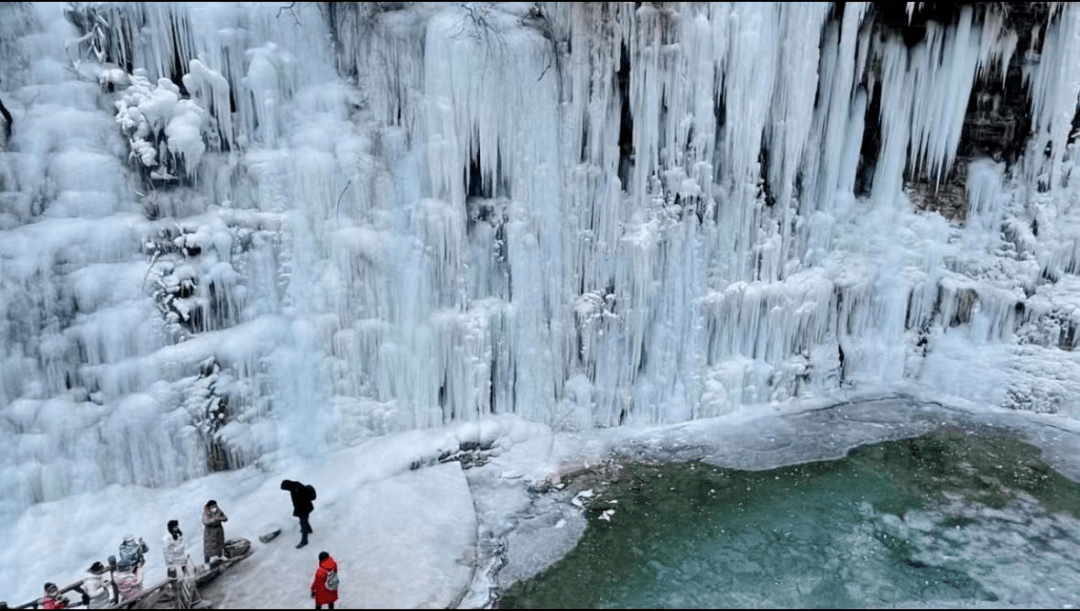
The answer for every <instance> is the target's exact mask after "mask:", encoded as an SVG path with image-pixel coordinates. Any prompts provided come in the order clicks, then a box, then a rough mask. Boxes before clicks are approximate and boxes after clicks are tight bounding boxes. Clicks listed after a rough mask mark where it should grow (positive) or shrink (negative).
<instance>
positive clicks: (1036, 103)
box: [0, 2, 1080, 513]
mask: <svg viewBox="0 0 1080 611" xmlns="http://www.w3.org/2000/svg"><path fill="white" fill-rule="evenodd" d="M1078 93H1080V8H1078V7H1075V6H1072V5H1068V4H1065V5H1062V4H1061V3H1042V4H1027V5H1019V4H1008V3H985V4H980V5H964V6H952V5H950V6H949V7H948V8H942V7H941V6H939V5H937V4H933V5H927V6H926V7H924V6H923V5H922V3H908V4H907V7H906V10H904V8H903V7H900V6H899V5H898V6H897V7H891V8H890V7H885V6H883V5H869V4H864V3H842V4H838V5H833V4H809V3H791V4H776V5H773V4H756V3H732V4H728V3H705V4H683V3H622V4H617V3H590V4H569V3H559V4H555V3H551V4H547V3H534V4H487V3H467V4H423V3H421V4H411V3H387V2H381V3H363V4H348V3H329V4H320V3H289V4H285V3H277V4H261V3H250V4H236V5H234V4H219V3H206V4H169V3H153V4H126V3H115V4H113V3H76V4H71V5H67V6H65V5H50V4H41V5H32V4H29V3H10V4H5V5H0V101H2V102H3V103H4V105H5V108H6V109H8V110H9V111H10V115H11V120H10V121H7V120H6V119H0V121H3V122H4V123H5V124H6V126H8V127H11V135H10V137H8V138H5V139H4V141H3V152H0V444H3V445H4V446H5V447H7V448H9V451H5V452H4V453H2V454H0V481H2V482H4V483H5V486H7V489H8V490H10V491H11V494H5V495H4V497H3V498H2V499H0V503H2V507H0V512H4V513H7V512H11V511H15V512H17V511H19V510H20V509H21V508H22V507H24V506H26V505H27V504H29V503H33V502H35V501H41V500H48V499H53V498H57V497H61V496H67V495H69V494H73V493H77V492H81V491H85V490H93V489H97V488H99V487H101V486H103V485H106V484H109V483H114V482H130V483H140V484H148V485H165V484H173V483H176V482H178V481H180V480H183V479H186V478H189V477H193V476H196V475H200V474H203V473H205V472H207V471H208V470H211V469H220V468H228V467H235V466H240V465H244V464H250V463H251V462H252V461H255V460H257V459H258V457H259V456H261V455H263V454H265V453H266V452H269V451H272V450H273V449H275V448H279V447H293V448H297V449H300V450H302V451H307V452H317V451H320V450H321V449H323V448H325V447H327V446H328V445H331V444H345V445H348V444H353V443H356V442H357V441H359V440H362V439H364V438H366V437H370V436H372V435H379V434H384V433H387V432H391V431H399V430H404V429H410V428H422V427H432V426H436V425H440V424H443V423H447V422H451V421H467V420H475V419H479V418H482V417H484V416H485V415H488V414H492V413H515V414H518V415H520V416H522V417H524V418H527V419H531V420H536V421H540V422H544V423H548V424H551V425H552V426H555V427H557V428H562V429H574V428H590V427H606V426H615V425H621V424H642V423H663V422H675V421H682V420H688V419H694V418H703V417H709V416H716V415H721V414H724V413H727V412H730V411H732V410H734V409H736V408H739V407H741V406H753V405H759V404H767V403H769V402H774V401H785V400H788V399H791V398H795V397H805V396H821V395H831V394H835V395H837V396H842V395H843V393H845V392H849V391H850V390H852V389H857V390H876V389H880V390H881V391H883V392H891V391H896V390H903V389H905V388H912V387H918V388H920V389H924V390H930V391H934V392H938V393H940V394H942V395H943V396H953V397H959V398H962V399H965V400H970V401H975V402H979V403H984V404H989V405H999V406H1004V407H1010V408H1015V409H1024V410H1032V411H1040V412H1061V413H1065V414H1068V415H1075V414H1076V413H1077V412H1076V407H1075V403H1074V402H1073V401H1071V397H1072V396H1073V395H1074V394H1075V393H1076V392H1078V391H1080V359H1078V358H1077V357H1076V355H1075V353H1074V352H1073V351H1072V349H1073V348H1074V346H1075V345H1076V343H1077V337H1076V326H1077V323H1078V322H1080V310H1078V308H1080V277H1078V276H1077V271H1078V269H1080V241H1078V240H1080V214H1078V209H1077V207H1076V206H1074V202H1076V201H1077V200H1078V195H1080V194H1078V193H1077V189H1078V188H1080V185H1078V183H1077V181H1071V180H1070V178H1071V172H1072V170H1073V167H1074V154H1073V137H1074V134H1073V129H1074V128H1073V125H1074V123H1075V117H1076V110H1077V97H1078Z"/></svg>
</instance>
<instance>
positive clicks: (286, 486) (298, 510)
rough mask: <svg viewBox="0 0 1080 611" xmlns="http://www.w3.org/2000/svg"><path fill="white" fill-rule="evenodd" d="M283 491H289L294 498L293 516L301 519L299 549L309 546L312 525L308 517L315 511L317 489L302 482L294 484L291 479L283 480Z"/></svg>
mask: <svg viewBox="0 0 1080 611" xmlns="http://www.w3.org/2000/svg"><path fill="white" fill-rule="evenodd" d="M281 489H282V490H288V491H289V495H290V496H291V497H292V506H293V512H292V514H293V515H294V516H296V517H298V518H300V543H299V545H297V546H296V548H297V549H300V548H301V547H304V546H305V545H307V536H308V535H309V534H311V533H312V532H314V531H312V530H311V524H309V523H308V516H309V515H311V512H312V511H315V505H314V504H313V503H312V501H314V500H315V488H314V487H313V486H309V485H307V484H303V483H301V482H294V481H292V480H291V479H285V480H281Z"/></svg>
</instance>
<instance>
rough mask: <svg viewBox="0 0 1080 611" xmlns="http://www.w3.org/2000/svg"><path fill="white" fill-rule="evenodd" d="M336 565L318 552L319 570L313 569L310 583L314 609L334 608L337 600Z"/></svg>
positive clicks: (322, 553)
mask: <svg viewBox="0 0 1080 611" xmlns="http://www.w3.org/2000/svg"><path fill="white" fill-rule="evenodd" d="M337 586H338V577H337V563H336V562H334V559H333V558H331V557H330V554H328V553H326V552H319V568H317V569H315V580H314V581H312V582H311V597H312V598H314V599H315V608H316V609H322V606H323V605H327V608H328V609H333V608H334V603H335V602H336V601H337V599H338V595H337Z"/></svg>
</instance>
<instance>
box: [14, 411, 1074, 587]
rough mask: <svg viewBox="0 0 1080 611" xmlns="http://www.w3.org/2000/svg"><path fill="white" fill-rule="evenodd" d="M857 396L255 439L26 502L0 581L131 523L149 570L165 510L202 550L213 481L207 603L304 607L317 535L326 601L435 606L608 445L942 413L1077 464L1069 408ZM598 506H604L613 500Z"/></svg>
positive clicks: (916, 421) (539, 534)
mask: <svg viewBox="0 0 1080 611" xmlns="http://www.w3.org/2000/svg"><path fill="white" fill-rule="evenodd" d="M854 399H855V400H854V401H853V402H850V403H843V404H840V405H835V406H827V405H826V404H824V403H823V402H821V401H818V402H806V403H802V404H792V405H788V406H786V407H778V406H774V407H773V408H771V409H768V410H740V411H738V412H734V413H732V414H728V415H726V416H723V417H720V418H713V419H704V420H699V421H695V422H691V423H685V424H679V425H670V426H663V427H654V426H649V427H621V428H615V429H606V430H602V431H595V432H591V433H553V432H552V431H551V430H550V429H548V428H547V427H544V426H542V425H537V424H533V423H528V422H525V421H523V420H521V419H519V418H516V417H498V418H492V419H487V420H483V421H480V422H476V423H470V424H461V425H454V426H451V427H445V428H440V429H436V430H430V431H424V432H419V431H417V432H408V433H400V434H395V435H391V436H387V437H382V438H377V439H372V440H370V441H368V442H366V443H363V444H360V445H358V446H356V447H353V448H349V449H346V450H341V451H337V452H333V453H331V454H328V455H326V456H323V457H319V458H317V459H303V458H299V457H296V456H281V455H274V456H268V457H266V459H265V460H264V461H263V462H261V463H260V465H258V466H253V467H248V468H245V469H242V470H240V471H237V472H231V473H220V474H216V475H212V476H208V477H203V478H199V479H197V480H193V481H189V482H186V483H184V484H182V485H180V486H178V487H175V488H165V489H148V488H141V487H132V486H125V487H111V488H108V489H106V490H103V491H99V492H95V493H90V494H84V495H80V496H75V497H69V498H65V499H61V500H58V501H53V502H48V503H41V504H38V505H35V506H33V507H32V508H31V509H29V510H28V511H26V512H25V513H24V514H23V515H22V517H21V518H20V519H19V520H18V521H17V522H16V523H14V524H8V525H5V526H4V527H3V530H0V550H2V551H0V593H2V597H3V598H5V599H6V600H7V601H8V602H9V603H14V604H18V603H22V602H25V601H28V600H30V599H32V598H33V597H35V596H38V595H40V591H39V588H40V587H41V585H42V584H43V583H44V582H45V581H54V582H57V583H61V584H66V583H70V582H71V581H74V580H76V579H78V578H80V577H82V576H83V575H84V574H83V573H82V570H83V569H85V568H86V567H88V566H89V565H90V564H91V562H93V561H94V560H102V559H104V558H105V556H107V555H109V554H115V553H116V546H117V545H118V544H119V542H120V540H121V538H122V537H123V535H125V534H128V533H131V534H135V535H138V536H143V537H144V538H145V539H146V540H147V542H148V544H149V545H150V548H151V549H150V553H149V554H148V563H147V573H146V574H147V577H146V583H152V582H155V581H156V580H158V579H160V578H161V577H162V576H163V574H164V569H163V565H162V558H161V547H160V539H161V536H162V535H163V534H164V530H165V522H166V521H168V520H169V519H174V518H175V519H179V520H180V524H181V528H182V529H183V530H184V532H185V539H186V540H187V542H188V546H187V549H188V553H189V554H190V555H191V556H192V557H193V558H195V559H201V551H202V550H201V546H202V544H201V527H200V526H199V522H198V516H199V511H200V509H201V507H202V505H203V503H205V501H206V500H208V499H210V498H213V499H215V500H217V501H218V503H219V505H220V506H221V507H222V508H223V509H224V510H225V512H226V513H227V514H228V516H229V521H228V522H227V523H226V525H225V530H226V536H227V537H245V538H248V539H250V540H252V541H253V544H254V547H255V550H254V553H253V554H252V555H251V556H250V557H249V558H247V559H246V560H244V561H242V562H241V563H240V564H238V565H236V566H235V567H234V568H233V569H232V570H230V572H228V573H227V574H225V575H223V576H222V577H220V578H219V579H218V580H216V581H215V582H214V583H213V584H212V585H211V586H210V587H208V588H206V589H205V590H204V592H203V595H204V596H205V597H207V598H208V599H210V600H211V601H213V602H214V603H215V604H216V605H218V606H220V607H221V608H297V607H304V606H307V605H308V604H309V603H310V599H309V595H308V586H309V585H310V582H311V579H312V577H313V575H314V571H315V567H316V564H317V561H316V558H317V556H318V553H319V552H320V551H322V550H325V551H328V552H330V554H331V555H332V556H334V557H335V559H336V560H337V561H338V565H339V567H340V568H339V571H340V574H341V579H342V584H343V585H342V586H341V590H340V593H341V597H342V598H341V601H340V604H339V607H340V608H380V607H393V608H445V607H447V606H461V607H480V606H483V605H485V604H487V603H488V602H489V601H490V594H491V593H492V589H493V588H506V587H508V586H509V585H510V584H511V583H512V582H513V581H514V580H516V579H520V578H527V577H530V576H532V575H534V574H536V573H537V572H538V571H539V570H541V569H542V568H544V567H545V566H547V565H548V564H549V563H551V562H553V561H554V560H556V559H557V558H558V557H560V556H561V554H563V553H565V552H566V551H568V550H569V548H570V547H571V546H572V545H573V543H574V542H575V541H576V540H577V538H578V537H579V536H580V534H581V532H582V531H583V528H584V522H585V521H584V517H583V512H582V511H581V509H580V508H578V507H577V506H575V505H574V503H573V498H574V495H575V492H576V491H575V489H574V487H573V486H574V484H571V486H570V487H565V488H561V487H560V484H561V485H565V483H566V479H567V476H568V475H570V474H574V473H580V472H581V471H582V470H587V469H590V468H591V467H596V466H598V465H600V464H602V463H604V462H606V461H608V460H611V459H613V458H615V457H621V458H623V459H630V458H640V459H664V458H667V459H676V460H687V459H700V460H706V461H708V462H711V463H714V464H717V465H722V466H726V467H737V468H748V469H764V468H771V467H775V466H779V465H783V464H790V463H796V462H804V461H807V460H814V459H824V458H835V457H837V456H840V455H842V454H843V453H844V452H846V451H847V450H848V449H850V448H851V447H854V446H856V445H860V444H863V443H870V442H874V441H879V440H884V439H893V438H898V437H904V436H915V435H919V434H922V433H925V432H928V431H930V430H933V429H935V428H936V427H939V426H941V425H943V424H950V423H951V424H960V425H973V424H976V423H981V424H989V425H994V426H1000V427H1006V428H1008V429H1010V430H1014V431H1016V432H1017V434H1018V435H1019V436H1020V437H1021V438H1022V439H1024V440H1026V441H1028V442H1030V443H1033V444H1034V445H1036V446H1037V447H1040V448H1042V449H1043V457H1044V459H1045V460H1047V462H1049V463H1050V464H1052V465H1054V466H1055V467H1056V468H1058V469H1059V470H1061V471H1062V472H1063V473H1065V474H1066V475H1068V476H1070V477H1071V478H1072V479H1074V480H1076V481H1080V425H1078V424H1077V423H1076V422H1075V421H1074V420H1071V419H1067V418H1064V417H1062V416H1050V415H1035V414H1025V413H1019V412H1014V411H1005V410H999V409H990V408H979V407H977V406H975V405H972V404H968V405H951V406H941V405H935V404H931V403H923V402H921V401H919V400H917V399H914V398H911V397H903V398H890V399H877V400H875V399H871V398H868V397H863V398H854ZM471 442H479V447H480V448H486V449H480V450H477V451H475V452H473V454H472V456H473V457H478V456H486V457H487V458H488V461H487V462H486V463H484V464H481V465H478V466H472V467H471V468H469V469H462V467H461V465H462V464H463V463H462V462H460V461H451V462H445V463H440V462H438V461H437V459H438V457H439V456H442V455H446V454H448V453H451V452H456V451H458V450H459V448H460V447H461V446H462V443H465V444H466V446H467V447H469V446H468V444H469V443H471ZM414 466H415V467H417V468H415V469H414V468H413V467H414ZM286 478H287V479H299V480H302V481H304V482H307V483H311V484H312V485H314V486H315V487H316V489H317V490H318V493H319V499H318V501H317V502H316V510H315V512H314V513H313V514H312V517H311V523H312V527H313V528H314V530H315V533H314V534H313V535H312V536H311V540H310V545H309V546H308V547H306V548H304V549H300V550H297V549H296V548H295V547H294V546H295V544H296V543H297V542H298V540H299V527H298V525H297V522H296V519H295V518H293V517H292V516H291V505H290V503H289V497H288V493H286V492H284V491H282V490H280V489H279V484H280V481H281V480H282V479H286ZM548 485H551V486H550V487H549V486H548ZM541 489H546V490H548V491H547V492H540V491H539V490H541ZM612 519H618V511H617V509H616V511H615V513H614V515H613V516H612ZM275 528H282V529H283V531H284V532H283V534H282V535H281V536H279V537H278V538H276V539H274V540H272V541H270V542H269V543H267V544H262V543H260V542H259V541H258V535H260V534H263V533H266V532H269V531H271V530H273V529H275ZM493 569H497V570H493Z"/></svg>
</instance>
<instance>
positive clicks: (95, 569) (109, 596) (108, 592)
mask: <svg viewBox="0 0 1080 611" xmlns="http://www.w3.org/2000/svg"><path fill="white" fill-rule="evenodd" d="M87 571H88V572H89V573H90V576H89V577H85V578H83V581H82V591H83V593H85V594H86V598H87V603H86V608H88V609H106V608H108V607H110V606H112V602H113V600H114V599H115V597H116V596H115V594H114V592H113V588H114V587H115V586H114V585H113V582H112V581H111V580H110V579H109V576H108V575H106V574H105V573H106V571H107V569H106V568H105V565H103V564H101V563H100V562H95V563H94V564H91V565H90V568H89V569H87Z"/></svg>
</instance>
